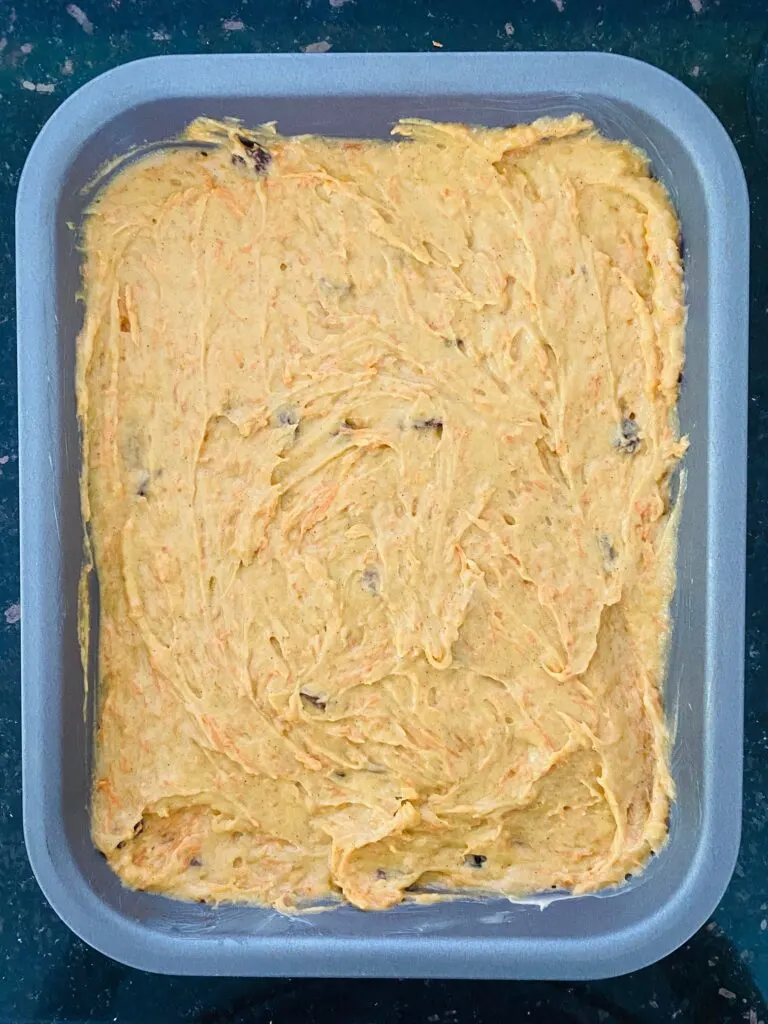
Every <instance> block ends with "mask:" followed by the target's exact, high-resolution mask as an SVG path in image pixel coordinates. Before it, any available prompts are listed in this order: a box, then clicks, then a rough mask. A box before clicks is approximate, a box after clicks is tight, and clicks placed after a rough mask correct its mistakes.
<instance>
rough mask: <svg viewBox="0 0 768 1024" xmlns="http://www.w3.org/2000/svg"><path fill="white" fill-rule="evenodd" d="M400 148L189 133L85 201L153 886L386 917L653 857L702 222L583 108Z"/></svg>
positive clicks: (112, 699) (92, 357) (89, 416)
mask: <svg viewBox="0 0 768 1024" xmlns="http://www.w3.org/2000/svg"><path fill="white" fill-rule="evenodd" d="M395 134H396V135H397V141H394V142H378V141H349V140H343V139H329V138H321V137H314V136H304V137H296V138H284V137H281V136H279V135H278V134H277V133H276V131H275V130H274V128H273V127H271V126H266V127H263V128H260V129H258V130H257V131H246V130H245V129H243V128H242V127H240V126H239V125H237V124H235V123H234V122H214V121H209V120H200V121H197V122H195V123H194V124H192V125H191V126H190V128H189V129H188V130H187V132H186V133H185V136H184V138H183V139H182V144H180V145H179V146H178V147H176V148H174V149H171V150H168V151H164V152H162V153H161V154H155V155H152V156H146V157H144V158H142V159H140V160H137V161H136V162H134V163H133V164H132V165H131V166H129V167H128V168H127V169H125V170H123V171H122V172H121V173H119V174H118V175H117V176H115V177H114V178H113V179H112V180H111V182H110V183H108V184H107V185H106V186H105V187H104V188H103V189H102V190H101V191H100V193H99V194H98V196H97V198H96V199H95V201H94V203H93V205H92V207H91V210H90V215H89V217H88V218H87V223H86V225H85V229H84V239H83V243H84V253H85V267H84V276H85V282H84V295H85V307H86V317H85V325H84V328H83V331H82V334H81V336H80V339H79V349H78V403H79V415H80V417H81V424H82V437H83V448H84V472H83V485H82V500H83V511H84V516H85V519H86V521H87V522H88V524H89V532H90V537H91V543H92V549H93V555H94V565H95V569H96V571H97V575H98V582H99V593H100V625H99V638H98V639H99V678H100V692H99V726H98V737H97V751H96V768H95V777H94V786H93V803H92V827H93V838H94V842H95V844H96V846H97V847H98V848H99V849H100V850H101V851H103V853H104V854H105V855H106V857H107V858H108V860H109V862H110V864H111V865H112V867H113V868H114V870H115V871H116V872H117V873H118V874H119V876H120V877H121V879H123V881H124V882H125V883H126V884H127V885H129V886H132V887H136V888H140V889H147V890H151V891H155V892H162V893H167V894H170V895H173V896H177V897H182V898H186V899H198V900H206V901H221V900H239V901H251V902H256V903H261V904H271V905H273V906H275V907H277V908H280V909H284V910H288V909H292V908H295V907H296V906H297V905H298V906H301V905H306V903H307V901H309V902H310V903H314V904H317V903H318V902H321V901H322V900H323V899H325V898H327V897H341V898H344V899H346V900H348V901H349V902H351V903H353V904H354V905H355V906H357V907H360V908H363V909H382V908H386V907H391V906H393V905H394V904H397V903H399V902H400V901H401V900H402V899H403V898H404V897H408V898H410V899H414V898H419V895H418V894H419V892H423V891H424V890H431V889H438V890H440V889H442V890H450V891H456V890H465V891H466V890H474V891H475V892H481V891H482V892H487V893H491V892H496V893H503V894H507V895H510V896H516V895H522V894H527V893H532V892H539V891H541V890H545V889H550V888H552V887H554V888H558V889H559V888H565V889H570V890H573V891H574V892H588V891H591V890H595V889H598V888H601V887H604V886H608V885H612V884H615V883H618V882H620V881H622V880H623V879H624V877H625V875H627V874H628V873H631V872H636V871H638V870H639V869H641V868H642V866H643V865H644V863H645V862H646V860H647V858H648V856H649V855H650V853H651V852H652V851H654V850H657V849H658V848H659V847H660V846H661V845H662V844H663V842H664V839H665V835H666V828H667V813H668V806H669V801H670V798H671V795H672V782H671V779H670V775H669V771H668V765H667V736H666V731H665V726H664V721H663V714H662V709H661V701H660V693H659V688H660V684H661V681H662V678H663V668H664V651H665V642H666V637H667V633H668V629H669V615H668V606H669V601H670V595H671V591H672V588H673V584H674V558H675V516H674V515H672V514H671V513H670V508H669V480H670V474H671V472H672V470H673V469H674V467H675V465H676V463H677V462H678V460H679V459H680V457H681V455H682V453H683V450H684V447H685V444H684V441H681V440H680V439H679V436H678V432H677V420H676V404H677V397H678V387H679V383H678V382H679V376H680V372H681V366H682V354H683V328H684V319H685V316H684V305H683V295H682V272H681V260H680V254H679V246H678V224H677V220H676V217H675V214H674V212H673V210H672V208H671V206H670V203H669V200H668V198H667V195H666V193H665V191H664V189H663V187H662V186H661V185H660V184H659V183H657V182H656V181H653V180H652V179H651V177H650V176H649V169H648V165H647V161H646V159H645V157H644V156H643V154H642V153H640V152H639V151H638V150H636V149H634V148H632V147H631V146H629V145H628V144H625V143H617V142H612V141H608V140H606V139H604V138H602V137H600V136H599V135H598V134H597V133H596V132H595V130H594V128H593V126H592V125H591V124H590V123H589V122H588V121H586V120H584V119H583V118H581V117H579V116H576V115H573V116H571V117H567V118H565V119H563V120H549V119H546V120H540V121H537V122H536V123H535V124H532V125H521V126H518V127H514V128H508V129H498V130H487V129H472V128H469V127H466V126H462V125H451V124H432V123H428V122H424V121H418V120H405V121H402V122H400V123H399V124H398V125H397V126H396V128H395ZM81 613H82V614H83V615H84V616H86V615H88V613H89V609H88V607H87V602H86V603H84V604H83V607H82V608H81Z"/></svg>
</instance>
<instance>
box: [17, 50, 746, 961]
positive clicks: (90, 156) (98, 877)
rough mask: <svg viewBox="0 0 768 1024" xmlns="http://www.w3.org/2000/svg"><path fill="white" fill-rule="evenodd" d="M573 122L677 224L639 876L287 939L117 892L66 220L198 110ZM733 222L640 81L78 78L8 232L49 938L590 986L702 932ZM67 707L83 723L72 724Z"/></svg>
mask: <svg viewBox="0 0 768 1024" xmlns="http://www.w3.org/2000/svg"><path fill="white" fill-rule="evenodd" d="M574 110H576V111H580V112H583V113H584V114H586V115H587V116H589V117H591V118H592V119H593V120H594V121H595V122H596V123H597V125H598V127H599V128H600V129H601V130H602V131H603V132H604V133H605V134H607V135H609V136H612V137H616V138H627V139H630V140H631V141H633V142H635V143H637V144H638V145H639V146H642V147H643V148H644V149H645V150H646V152H647V153H648V154H649V155H650V157H651V159H652V163H653V168H654V172H655V173H656V174H657V175H658V177H659V178H660V179H661V180H662V181H663V182H664V183H665V185H666V186H667V188H668V189H669V191H670V194H671V196H672V199H673V201H674V203H675V205H676V207H677V210H678V212H679V215H680V219H681V222H682V226H683V237H684V256H685V267H686V288H687V303H688V310H689V312H688V332H687V364H686V370H685V380H684V384H683V388H682V397H681V404H680V417H681V424H682V429H683V431H685V432H686V433H687V434H689V436H690V440H691V447H690V451H689V453H688V455H687V457H686V460H685V464H686V474H687V481H686V494H685V501H684V506H683V513H682V520H681V525H680V545H679V563H678V564H679V574H678V588H677V593H676V595H675V603H674V629H673V636H672V643H671V649H670V658H669V667H668V678H667V685H666V702H667V710H668V714H669V716H670V720H671V725H672V728H673V732H674V736H675V742H674V749H673V755H672V766H673V774H674V777H675V781H676V784H677V791H678V796H677V802H676V803H675V804H674V807H673V810H672V814H671V820H670V837H669V841H668V843H667V845H666V847H665V848H664V849H663V851H662V852H661V853H660V854H659V855H658V856H657V857H655V858H654V859H653V861H652V862H651V864H650V866H649V868H648V870H647V871H646V872H645V873H644V874H643V875H642V876H641V877H640V878H638V879H637V880H633V881H632V882H630V883H629V884H628V885H625V886H623V887H621V888H619V889H617V890H614V891H612V892H609V893H603V894H600V895H592V896H580V897H573V896H566V897H565V898H562V899H555V900H554V902H551V903H549V904H548V905H546V906H544V905H542V904H540V903H537V902H536V901H532V902H530V903H522V904H519V903H511V902H509V901H506V900H503V899H498V898H495V899H492V900H485V901H483V900H470V899H460V900H456V901H451V902H446V903H442V904H438V905H433V906H400V907H397V908H395V909H393V910H390V911H386V912H381V913H368V914H366V913H364V912H362V911H359V910H356V909H354V908H352V907H349V906H343V907H339V908H338V909H334V910H332V911H328V912H326V913H322V914H314V915H307V916H304V917H286V916H281V915H279V914H277V913H276V912H274V911H272V910H269V909H263V908H254V907H242V906H228V907H227V906H221V907H212V906H207V905H201V904H186V903H181V902H176V901H172V900H168V899H166V898H164V897H161V896H157V895H151V894H147V893H138V892H131V891H129V890H127V889H125V888H123V887H122V886H121V884H120V882H119V881H118V879H117V877H116V876H115V875H114V874H113V873H112V871H111V870H110V868H109V867H108V866H107V864H106V862H105V861H104V859H103V858H102V857H101V856H100V855H99V854H97V852H96V850H95V849H94V848H93V846H92V845H91V840H90V836H89V818H88V800H89V784H90V777H91V747H92V737H93V713H94V712H93V707H94V700H93V695H94V690H95V686H94V681H93V680H91V682H90V685H89V686H88V687H87V689H86V688H85V686H84V678H83V668H82V664H81V658H80V651H79V647H78V635H77V590H78V578H79V574H80V569H81V565H82V560H83V530H82V525H81V520H80V508H79V495H78V472H79V444H78V433H77V423H76V417H75V392H74V365H75V343H76V338H77V334H78V330H79V328H80V326H81V323H82V307H81V305H80V304H79V303H78V300H77V293H78V290H79V287H80V267H79V262H80V261H79V257H78V253H77V251H76V248H75V236H74V233H73V231H72V229H71V226H70V225H72V224H74V225H78V224H79V223H80V222H81V220H82V216H83V211H84V207H85V205H86V202H87V197H86V196H84V195H83V192H82V189H83V186H84V185H85V184H86V183H87V182H88V181H89V180H90V179H91V178H92V177H93V175H94V174H95V173H96V171H97V170H98V169H99V168H100V167H101V166H102V165H103V164H104V162H105V161H107V160H111V159H113V158H115V157H118V156H120V155H122V154H125V153H127V152H128V151H129V150H130V149H131V148H132V147H134V146H136V145H139V144H144V143H152V142H154V141H160V140H163V139H167V138H168V137H169V136H173V135H174V134H176V133H178V132H179V131H180V130H181V129H182V128H183V127H184V126H185V125H186V124H187V123H188V122H189V121H190V120H192V119H193V118H194V117H196V116H198V115H200V114H207V115H210V116H213V117H222V116H227V115H229V116H235V117H240V118H242V119H243V121H244V122H245V123H246V124H249V125H255V124H258V123H260V122H263V121H266V120H273V119H277V121H278V122H279V125H280V128H281V130H282V131H283V132H286V133H295V132H321V133H327V134H336V135H347V136H348V135H358V136H381V137H384V136H386V135H388V132H389V129H390V127H391V125H392V123H393V122H394V121H396V120H397V119H398V118H400V117H404V116H409V115H410V116H414V115H415V116H422V117H429V118H433V119H436V120H453V121H463V122H470V123H472V122H474V123H481V124H485V125H504V124H510V123H513V122H518V121H528V120H532V119H533V118H535V117H538V116H541V115H544V114H549V115H564V114H566V113H570V112H571V111H574ZM748 216H749V214H748V200H747V193H746V187H745V184H744V177H743V173H742V169H741V165H740V163H739V160H738V157H737V156H736V153H735V150H734V148H733V145H732V144H731V142H730V140H729V138H728V136H727V135H726V133H725V131H724V130H723V128H722V126H721V125H720V123H719V122H718V121H717V119H716V118H715V117H714V115H713V114H712V113H711V111H710V110H709V109H708V108H707V107H706V106H705V105H704V104H703V103H702V102H701V100H699V99H697V98H696V96H695V95H694V94H693V93H692V92H690V91H689V90H688V89H687V88H685V86H683V85H681V84H680V83H679V82H678V81H676V80H675V79H673V78H670V77H669V76H668V75H666V74H664V73H663V72H661V71H659V70H657V69H655V68H653V67H651V66H650V65H647V64H643V63H640V62H638V61H634V60H630V59H628V58H626V57H619V56H614V55H611V54H602V53H541V54H535V53H514V54H512V53H507V54H499V53H495V54H487V53H483V54H479V53H465V54H432V53H430V54H343V55H326V56H322V57H318V56H305V55H298V54H291V55H287V54H286V55H254V54H248V55H244V54H241V55H234V56H179V57H155V58H151V59H149V60H142V61H138V62H135V63H132V64H127V65H124V66H123V67H119V68H116V69H115V70H113V71H110V72H108V73H107V74H104V75H102V76H101V77H99V78H97V79H95V80H94V81H92V82H90V83H89V84H88V85H86V86H84V87H83V88H82V89H80V90H79V91H78V92H77V93H75V94H74V95H73V96H72V97H70V98H69V99H68V100H66V102H64V103H63V104H62V106H61V107H60V108H59V109H58V110H57V112H56V113H55V114H54V115H53V117H52V118H51V119H50V121H48V123H47V124H46V125H45V127H44V128H43V130H42V132H41V133H40V136H39V137H38V139H37V141H36V142H35V144H34V146H33V147H32V150H31V152H30V154H29V158H28V160H27V163H26V166H25V168H24V172H23V174H22V178H21V183H20V185H19V193H18V202H17V221H16V232H17V233H16V259H17V300H18V368H19V457H20V469H21V602H22V607H23V612H24V617H23V620H22V729H23V737H22V739H23V743H22V758H23V780H24V833H25V837H26V843H27V850H28V852H29V858H30V860H31V862H32V867H33V869H34V871H35V874H36V876H37V879H38V881H39V883H40V885H41V887H42V889H43V891H44V893H45V894H46V896H47V897H48V899H49V900H50V902H51V904H52V905H53V907H54V908H55V909H56V911H57V912H58V913H59V914H60V915H61V917H62V918H63V919H64V921H66V923H67V924H68V925H69V926H70V927H71V928H72V929H73V930H74V931H75V932H76V933H77V934H78V935H80V936H81V937H82V938H83V939H85V940H86V941H87V942H89V943H90V944H91V945H93V946H95V947H96V948H97V949H99V950H101V951H102V952H104V953H106V954H108V955H109V956H112V957H114V958H115V959H117V960H120V961H123V962H124V963H127V964H131V965H133V966H136V967H140V968H143V969H145V970H150V971H160V972H169V973H176V974H239V975H294V976H296V975H309V976H320V975H337V976H348V977H350V976H401V977H406V976H409V977H455V978H461V977H466V978H470V977H473V978H568V979H578V978H593V977H605V976H609V975H616V974H621V973H623V972H626V971H630V970H634V969H636V968H639V967H642V966H644V965H646V964H649V963H651V962H653V961H655V960H657V959H658V958H660V957H662V956H664V955H665V954H666V953H669V952H670V951H671V950H673V949H674V948H675V947H677V946H678V945H680V944H681V943H682V942H684V941H685V940H686V939H687V938H688V937H689V936H690V935H691V934H692V933H693V932H694V931H695V930H696V929H697V928H698V927H699V926H700V925H701V924H702V923H703V922H704V921H705V920H706V919H707V917H708V915H709V914H710V913H711V911H712V910H713V909H714V907H715V905H716V904H717V902H718V900H719V899H720V896H721V895H722V893H723V891H724V889H725V887H726V885H727V883H728V880H729V878H730V875H731V872H732V869H733V865H734V862H735V858H736V854H737V850H738V845H739V830H740V822H741V775H742V762H741V759H742V754H741V750H742V727H743V726H742V714H743V707H742V706H743V647H744V641H743V636H744V548H745V501H746V436H747V434H746V403H747V277H748ZM84 709H85V713H84Z"/></svg>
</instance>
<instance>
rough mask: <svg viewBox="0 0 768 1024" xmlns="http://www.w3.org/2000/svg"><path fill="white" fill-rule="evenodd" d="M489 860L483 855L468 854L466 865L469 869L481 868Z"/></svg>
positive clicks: (465, 859)
mask: <svg viewBox="0 0 768 1024" xmlns="http://www.w3.org/2000/svg"><path fill="white" fill-rule="evenodd" d="M487 860H488V858H487V857H486V856H485V855H484V854H482V853H468V854H467V856H466V857H465V858H464V863H465V864H466V866H467V867H468V868H481V867H482V866H483V864H485V862H486V861H487Z"/></svg>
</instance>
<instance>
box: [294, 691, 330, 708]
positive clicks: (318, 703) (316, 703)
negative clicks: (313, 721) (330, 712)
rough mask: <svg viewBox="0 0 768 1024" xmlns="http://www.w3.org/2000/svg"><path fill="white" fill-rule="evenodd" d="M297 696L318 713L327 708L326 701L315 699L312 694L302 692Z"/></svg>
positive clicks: (319, 698)
mask: <svg viewBox="0 0 768 1024" xmlns="http://www.w3.org/2000/svg"><path fill="white" fill-rule="evenodd" d="M299 696H300V697H301V699H302V700H303V701H304V703H305V704H310V705H311V706H312V707H313V708H317V710H318V711H325V709H326V707H327V704H326V701H324V700H323V699H322V697H316V696H315V695H314V694H313V693H305V692H304V691H303V690H302V691H301V692H300V693H299Z"/></svg>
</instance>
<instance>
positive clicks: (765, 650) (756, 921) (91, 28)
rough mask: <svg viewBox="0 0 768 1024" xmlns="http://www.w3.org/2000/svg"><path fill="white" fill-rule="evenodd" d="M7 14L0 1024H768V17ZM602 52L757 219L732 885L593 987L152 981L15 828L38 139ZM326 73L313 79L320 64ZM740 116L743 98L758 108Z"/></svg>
mask: <svg viewBox="0 0 768 1024" xmlns="http://www.w3.org/2000/svg"><path fill="white" fill-rule="evenodd" d="M12 4H13V0H0V613H2V614H0V1024H22V1022H24V1024H33V1022H34V1024H48V1022H67V1024H79V1022H84V1021H96V1022H105V1024H106V1022H108V1021H110V1022H112V1021H119V1022H127V1024H134V1022H136V1024H139V1022H141V1024H154V1022H155V1021H157V1022H158V1024H173V1022H175V1021H192V1022H199V1024H216V1022H220V1024H224V1022H226V1024H244V1022H259V1024H269V1022H273V1024H283V1022H291V1024H292V1022H304V1021H306V1022H310V1024H314V1022H317V1024H321V1022H326V1021H328V1022H331V1021H333V1022H334V1024H342V1022H347V1021H349V1022H355V1024H357V1022H360V1024H394V1022H409V1024H410V1022H415V1024H421V1022H434V1024H469V1022H486V1021H487V1022H492V1021H493V1022H495V1021H497V1020H500V1019H503V1020H509V1021H513V1022H514V1021H518V1020H520V1021H532V1022H534V1024H536V1022H541V1024H543V1022H546V1024H550V1022H580V1024H581V1022H583V1024H591V1022H593V1021H597V1022H601V1024H611V1022H632V1024H638V1022H646V1021H671V1020H675V1021H679V1022H687V1021H691V1022H696V1024H707V1022H718V1024H719V1022H730V1021H734V1022H735V1021H739V1022H741V1021H746V1022H747V1024H758V1022H759V1021H762V1022H763V1024H768V677H766V670H768V530H767V529H766V527H768V446H767V444H766V442H768V342H766V336H767V334H768V247H767V246H766V239H767V238H768V227H766V225H767V224H768V162H766V161H767V160H768V56H766V51H765V47H766V43H767V42H768V0H645V2H641V0H604V2H602V3H601V2H596V0H485V2H482V0H481V2H479V3H471V2H469V0H434V2H433V4H432V5H431V6H430V4H428V3H423V2H421V0H388V2H387V0H241V2H239V3H238V2H237V0H207V2H205V3H203V0H191V2H190V0H187V2H181V0H81V3H80V5H79V6H77V5H74V4H67V3H66V0H47V2H46V0H16V2H15V6H12ZM306 48H309V49H310V51H313V50H314V51H315V52H317V54H318V56H317V58H316V59H317V60H318V62H322V60H323V56H322V54H323V52H326V51H327V50H328V49H333V51H334V52H338V51H345V50H348V51H366V50H367V51H375V50H412V51H413V50H426V51H434V52H435V53H436V58H435V59H439V56H438V55H437V51H439V50H440V49H443V50H518V49H519V50H538V49H574V50H578V49H585V50H589V49H604V50H611V51H614V52H617V53H626V54H630V55H631V56H634V57H639V58H642V59H644V60H648V61H650V62H652V63H654V64H657V65H658V66H660V67H662V68H664V69H666V70H667V71H670V72H671V73H672V74H674V75H676V76H677V77H679V78H681V79H682V80H683V81H684V82H686V84H688V85H689V86H690V87H691V88H692V89H694V90H695V91H696V92H697V93H698V94H699V95H700V96H701V97H702V98H703V99H704V100H705V101H706V102H707V103H709V105H710V106H711V107H712V108H713V110H714V111H715V113H716V114H717V115H718V116H719V117H720V119H721V120H722V121H723V123H724V124H725V126H726V128H727V129H728V131H729V132H730V134H731V137H732V138H733V140H734V142H735V143H736V146H737V148H738V150H739V153H740V155H741V159H742V161H743V163H744V167H745V170H746V174H747V180H748V184H749V189H750V195H751V203H752V213H753V227H752V231H753V241H752V299H751V311H750V313H751V318H752V329H751V356H750V410H749V411H750V422H749V427H750V482H749V548H748V586H747V595H748V596H747V601H748V604H747V666H746V668H747V677H746V686H747V718H746V750H745V755H746V759H745V805H744V829H743V835H742V847H741V855H740V858H739V863H738V865H737V868H736V872H735V874H734V878H733V881H732V883H731V885H730V887H729V889H728V891H727V893H726V895H725V897H724V899H723V901H722V903H721V904H720V906H719V907H718V909H717V911H716V913H715V914H714V916H713V918H712V920H711V921H709V922H708V923H707V925H706V926H705V927H704V928H702V930H701V931H700V932H699V933H698V934H697V935H696V936H694V938H692V939H691V941H690V942H689V943H687V945H686V946H685V947H683V948H682V949H680V950H679V951H678V952H677V953H675V954H673V955H672V956H670V957H667V958H666V959H665V960H663V961H662V962H661V963H659V964H657V965H655V966H653V967H650V968H647V969H646V970H644V971H640V972H638V973H636V974H634V975H630V976H628V977H626V978H620V979H614V980H610V981H603V982H593V983H590V984H578V985H574V984H548V983H479V982H478V983H475V982H418V981H407V982H406V981H403V982H397V981H380V982H364V981H355V982H346V981H306V980H299V981H295V982H294V981H291V980H285V981H273V980H264V981H260V980H240V979H194V978H191V979H190V978H162V977H156V976H153V975H148V974H142V973H140V972H138V971H134V970H131V969H129V968H126V967H122V966H120V965H119V964H116V963H113V962H112V961H110V960H107V959H106V958H105V957H102V956H101V955H99V954H98V953H95V952H94V951H93V950H91V949H90V948H88V947H87V946H85V945H84V944H83V943H81V942H80V941H79V940H77V939H76V938H75V937H74V936H73V935H72V934H71V933H70V932H69V931H68V929H67V928H66V927H65V926H64V925H63V924H62V923H61V922H60V921H59V920H58V918H57V917H56V915H55V914H54V912H53V911H52V910H51V909H50V908H49V907H48V905H47V903H46V902H45V899H44V898H43V896H42V894H41V893H40V891H39V889H38V887H37V884H36V882H35V880H34V878H33V877H32V873H31V870H30V868H29V864H28V862H27V857H26V853H25V850H24V840H23V836H22V826H21V773H20V764H19V621H20V618H21V615H22V614H23V611H22V609H21V608H20V607H19V567H18V525H17V516H18V494H17V487H18V474H17V437H16V360H15V344H16V339H15V329H14V328H15V324H14V316H13V309H14V302H13V288H14V275H13V207H14V200H15V193H16V185H17V183H18V178H19V173H20V171H21V167H22V165H23V162H24V158H25V156H26V154H27V151H28V149H29V147H30V145H31V143H32V140H33V139H34V137H35V135H36V134H37V132H38V131H39V129H40V127H41V126H42V124H43V122H44V121H45V120H46V118H47V117H48V116H49V115H50V114H51V113H52V112H53V110H54V109H55V108H56V106H57V105H58V104H59V103H61V101H62V100H63V99H64V98H65V97H66V96H68V95H69V94H70V93H71V92H73V91H74V90H75V89H76V88H77V87H78V86H80V85H82V84H83V83H84V82H85V81H87V80H88V79H90V78H92V77H94V76H95V75H97V74H99V73H100V72H102V71H105V70H107V68H110V67H113V66H114V65H116V64H120V63H123V62H124V61H128V60H132V59H135V58H138V57H145V56H149V55H151V54H160V53H213V52H237V51H267V52H278V51H288V52H291V51H293V52H295V51H298V50H300V49H306ZM319 66H320V64H318V67H319ZM748 99H749V102H748Z"/></svg>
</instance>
